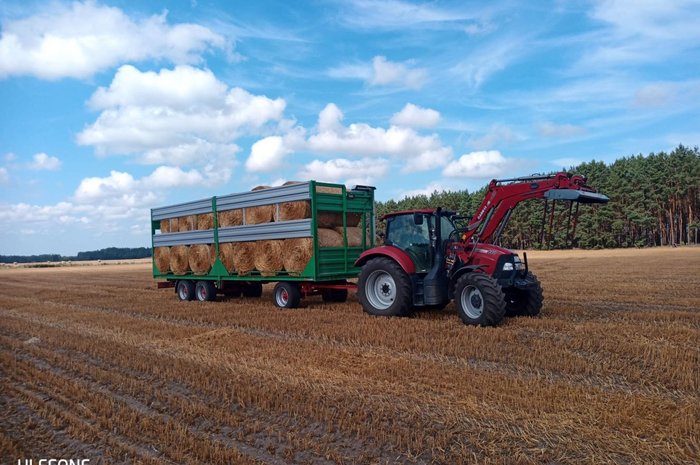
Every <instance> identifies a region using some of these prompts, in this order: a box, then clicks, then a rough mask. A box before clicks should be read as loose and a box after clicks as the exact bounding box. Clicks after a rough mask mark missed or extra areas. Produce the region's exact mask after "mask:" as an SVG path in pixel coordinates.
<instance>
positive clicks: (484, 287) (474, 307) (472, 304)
mask: <svg viewBox="0 0 700 465" xmlns="http://www.w3.org/2000/svg"><path fill="white" fill-rule="evenodd" d="M455 304H456V305H457V313H458V314H459V317H460V318H461V319H462V321H463V322H464V324H465V325H475V326H495V325H497V324H498V323H500V322H501V320H503V317H504V316H505V313H506V301H505V296H504V294H503V290H502V289H501V286H499V285H498V282H497V281H496V280H495V279H493V278H492V277H491V276H488V275H486V274H484V273H479V272H472V273H466V274H463V275H462V276H460V277H459V279H458V280H457V283H456V284H455Z"/></svg>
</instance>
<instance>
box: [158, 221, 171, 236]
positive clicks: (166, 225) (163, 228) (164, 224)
mask: <svg viewBox="0 0 700 465" xmlns="http://www.w3.org/2000/svg"><path fill="white" fill-rule="evenodd" d="M160 232H161V234H163V233H169V232H170V219H165V220H160Z"/></svg>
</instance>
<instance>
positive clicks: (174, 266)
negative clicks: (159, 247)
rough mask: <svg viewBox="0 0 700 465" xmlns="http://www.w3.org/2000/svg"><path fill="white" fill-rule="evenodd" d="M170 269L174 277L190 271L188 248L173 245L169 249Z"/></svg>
mask: <svg viewBox="0 0 700 465" xmlns="http://www.w3.org/2000/svg"><path fill="white" fill-rule="evenodd" d="M170 269H171V270H172V271H173V273H175V274H176V275H184V274H185V273H187V272H188V271H189V270H190V257H189V247H187V246H186V245H175V246H173V247H171V248H170Z"/></svg>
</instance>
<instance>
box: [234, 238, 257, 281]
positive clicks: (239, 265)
mask: <svg viewBox="0 0 700 465" xmlns="http://www.w3.org/2000/svg"><path fill="white" fill-rule="evenodd" d="M232 259H233V268H234V269H235V270H236V271H238V274H239V275H241V276H243V275H247V274H248V273H250V272H251V271H253V270H254V269H255V242H234V243H233V256H232Z"/></svg>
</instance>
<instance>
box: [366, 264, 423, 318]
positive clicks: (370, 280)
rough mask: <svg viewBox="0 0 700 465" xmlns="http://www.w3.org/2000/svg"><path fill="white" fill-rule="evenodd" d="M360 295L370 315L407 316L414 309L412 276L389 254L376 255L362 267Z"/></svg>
mask: <svg viewBox="0 0 700 465" xmlns="http://www.w3.org/2000/svg"><path fill="white" fill-rule="evenodd" d="M357 298H358V300H359V301H360V303H361V304H362V308H363V309H364V311H365V312H367V313H369V314H370V315H377V316H407V315H409V314H410V313H411V312H412V311H413V291H412V287H411V279H410V278H409V276H408V274H406V272H405V271H404V270H403V268H401V266H399V264H398V263H396V262H395V261H394V260H392V259H390V258H386V257H378V258H373V259H372V260H370V261H368V262H367V263H365V265H364V266H363V267H362V270H361V271H360V276H359V278H358V281H357Z"/></svg>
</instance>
